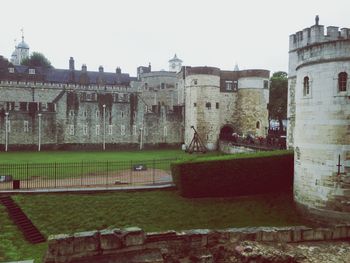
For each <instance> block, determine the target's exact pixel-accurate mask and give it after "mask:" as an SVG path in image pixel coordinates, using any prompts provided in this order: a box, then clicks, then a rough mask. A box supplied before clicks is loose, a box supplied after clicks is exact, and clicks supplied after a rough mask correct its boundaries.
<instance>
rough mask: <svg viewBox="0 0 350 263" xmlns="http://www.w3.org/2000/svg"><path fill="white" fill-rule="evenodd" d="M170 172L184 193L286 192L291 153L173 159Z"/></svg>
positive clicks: (291, 170) (291, 169)
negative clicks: (176, 160) (189, 159)
mask: <svg viewBox="0 0 350 263" xmlns="http://www.w3.org/2000/svg"><path fill="white" fill-rule="evenodd" d="M171 170H172V175H173V178H174V182H175V184H176V186H177V188H178V189H179V191H180V194H181V195H182V196H184V197H227V196H238V195H255V194H265V193H276V192H290V191H291V190H292V187H293V174H294V155H293V153H292V152H290V151H273V152H259V153H255V154H236V155H228V156H219V157H209V158H203V159H197V160H194V161H185V162H175V163H173V164H172V165H171Z"/></svg>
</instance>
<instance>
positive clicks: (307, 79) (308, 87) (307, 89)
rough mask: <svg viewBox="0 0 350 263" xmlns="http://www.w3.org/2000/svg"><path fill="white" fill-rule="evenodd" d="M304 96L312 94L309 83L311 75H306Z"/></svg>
mask: <svg viewBox="0 0 350 263" xmlns="http://www.w3.org/2000/svg"><path fill="white" fill-rule="evenodd" d="M303 94H304V96H307V95H309V94H310V83H309V77H307V76H306V77H304V89H303Z"/></svg>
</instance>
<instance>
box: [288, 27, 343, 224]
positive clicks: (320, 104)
mask: <svg viewBox="0 0 350 263" xmlns="http://www.w3.org/2000/svg"><path fill="white" fill-rule="evenodd" d="M335 29H336V30H335ZM309 31H310V34H308V32H309ZM344 32H348V30H347V29H342V30H341V31H339V32H338V28H336V27H328V28H327V35H323V26H316V25H315V26H313V27H311V28H310V29H305V30H304V31H302V33H300V32H298V33H297V34H296V35H292V36H291V37H290V39H291V42H290V48H291V51H290V60H291V61H290V66H291V68H290V70H291V74H290V78H289V95H288V98H289V102H288V106H289V110H288V115H289V118H290V125H289V126H290V127H291V129H290V131H289V133H288V144H289V146H293V147H294V151H295V174H294V197H295V200H296V202H297V203H298V205H299V206H300V207H301V209H302V211H303V212H305V213H308V214H309V215H311V217H313V218H314V219H315V220H318V221H328V222H329V221H331V222H347V223H349V222H350V213H349V208H348V203H349V202H350V193H349V186H348V185H349V183H350V180H349V178H348V177H349V175H350V132H349V131H350V119H349V116H350V100H349V98H348V97H349V95H350V91H349V90H350V84H349V79H348V80H347V89H346V91H339V87H338V74H339V73H340V72H346V73H347V74H348V76H349V75H350V57H349V54H350V37H349V34H345V33H344ZM308 36H309V37H308ZM293 67H295V68H293ZM306 77H307V78H308V79H309V85H308V87H309V88H308V90H307V91H306V88H305V87H306V86H305V78H306ZM293 100H294V101H293ZM293 126H294V127H293ZM337 165H340V168H339V173H338V166H337Z"/></svg>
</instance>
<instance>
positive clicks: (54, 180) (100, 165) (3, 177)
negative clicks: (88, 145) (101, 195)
mask: <svg viewBox="0 0 350 263" xmlns="http://www.w3.org/2000/svg"><path fill="white" fill-rule="evenodd" d="M176 160H177V159H176V158H172V159H154V160H142V161H103V162H87V161H85V162H84V161H82V162H71V163H18V164H1V163H0V191H1V190H10V189H47V188H74V187H76V188H79V187H80V188H88V187H101V186H105V187H107V188H108V187H112V186H132V185H157V184H168V183H172V176H171V172H170V164H171V163H172V162H174V161H176Z"/></svg>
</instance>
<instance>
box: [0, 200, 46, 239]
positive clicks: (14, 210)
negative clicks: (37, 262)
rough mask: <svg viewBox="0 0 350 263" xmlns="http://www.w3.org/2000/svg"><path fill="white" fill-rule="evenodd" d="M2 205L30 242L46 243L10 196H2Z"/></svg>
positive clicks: (0, 201)
mask: <svg viewBox="0 0 350 263" xmlns="http://www.w3.org/2000/svg"><path fill="white" fill-rule="evenodd" d="M0 203H1V204H2V205H3V206H5V207H6V209H7V212H8V214H9V216H10V218H11V219H12V221H13V222H14V223H15V224H16V225H17V227H18V228H19V229H20V230H21V232H22V233H23V235H24V237H25V239H26V240H27V241H28V242H30V243H32V244H37V243H42V242H45V241H46V239H45V237H44V236H43V235H42V234H41V233H40V231H39V230H38V229H37V227H36V226H35V225H34V224H33V223H32V221H31V220H30V219H29V218H28V217H27V215H26V214H25V213H24V212H23V211H22V209H21V208H20V207H19V206H18V205H17V204H16V203H15V201H13V199H12V198H11V197H10V196H0Z"/></svg>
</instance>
